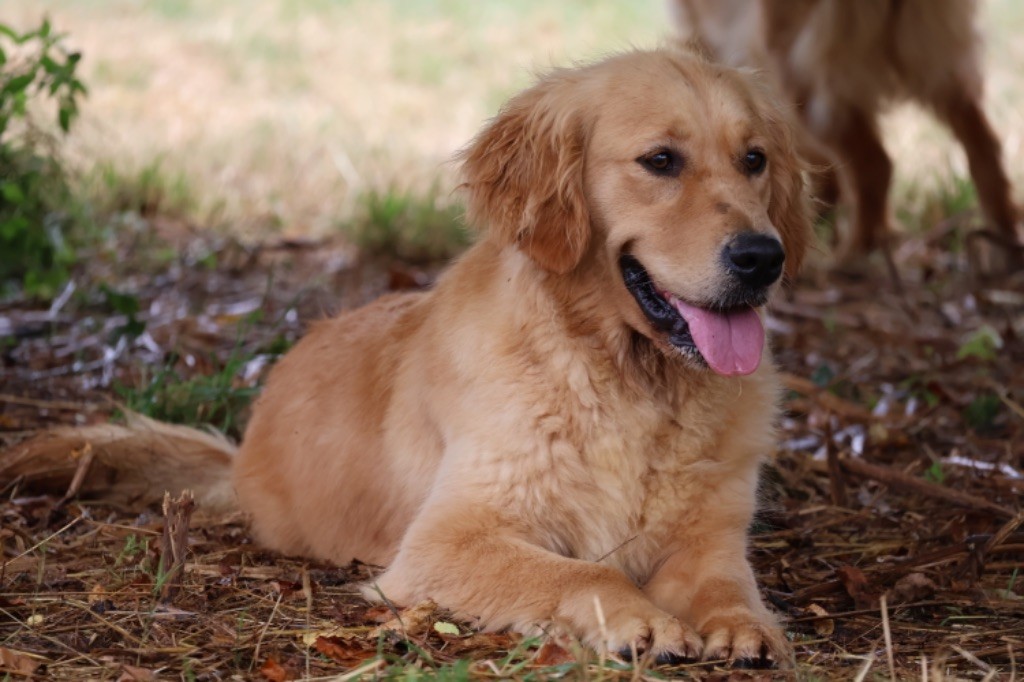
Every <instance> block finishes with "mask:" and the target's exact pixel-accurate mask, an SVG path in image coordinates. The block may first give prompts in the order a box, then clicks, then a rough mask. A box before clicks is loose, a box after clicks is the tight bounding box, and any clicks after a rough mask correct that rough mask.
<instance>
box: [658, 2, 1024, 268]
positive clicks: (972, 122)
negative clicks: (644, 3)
mask: <svg viewBox="0 0 1024 682" xmlns="http://www.w3.org/2000/svg"><path fill="white" fill-rule="evenodd" d="M672 6H673V8H674V9H675V10H676V11H675V14H676V18H677V20H678V24H679V26H680V28H681V30H682V31H683V33H684V35H686V36H689V37H690V38H691V39H693V40H694V41H695V42H697V43H699V44H700V45H701V46H702V48H703V49H704V50H706V51H707V52H708V53H709V54H711V55H713V56H714V57H715V58H716V59H718V60H720V61H722V62H724V63H726V64H730V65H732V66H753V67H757V68H764V69H767V70H768V71H770V72H771V73H772V74H774V75H775V76H776V77H777V78H778V80H779V85H780V87H781V88H782V89H783V91H785V92H786V93H787V95H788V96H789V97H790V98H791V100H792V101H793V102H795V103H796V104H797V105H798V107H799V110H800V113H801V116H802V118H803V121H804V123H805V125H806V130H807V132H808V133H809V136H808V138H807V140H806V141H805V142H806V145H805V147H806V150H809V151H810V153H809V154H808V155H809V156H814V157H816V160H817V161H818V162H820V163H822V164H823V165H829V164H832V165H834V167H835V168H836V169H837V171H838V178H837V177H836V176H835V175H832V174H826V175H825V176H824V177H823V178H822V179H821V187H820V188H819V194H820V197H821V198H822V200H823V201H824V202H825V203H832V202H834V201H835V200H836V199H837V198H839V197H840V196H842V198H843V199H844V201H845V203H847V204H848V205H849V207H850V208H851V209H852V210H853V215H852V219H851V221H850V222H851V227H852V229H851V231H850V234H849V235H848V236H847V238H846V240H845V243H844V244H843V253H844V254H845V255H846V256H847V257H853V256H858V255H861V254H863V253H865V252H866V251H868V250H870V249H873V248H875V247H877V246H880V245H881V244H882V242H883V240H884V239H885V236H886V234H887V227H888V220H889V212H888V208H887V194H888V189H889V184H890V181H891V177H892V163H891V161H890V159H889V156H888V155H887V154H886V151H885V148H884V147H883V146H882V142H881V138H880V135H879V131H878V121H877V119H878V115H879V112H880V111H881V110H882V109H883V108H884V107H885V105H886V104H888V103H891V102H893V101H895V100H913V101H915V102H917V103H919V104H921V105H923V106H925V107H927V108H929V109H930V110H931V111H933V112H934V113H935V114H936V115H937V116H938V117H939V118H940V119H941V120H942V121H943V122H944V123H945V124H946V125H947V126H949V128H950V130H951V131H952V132H953V134H954V135H955V136H956V138H957V140H958V141H959V142H960V144H962V145H963V147H964V150H965V151H966V152H967V160H968V163H969V166H970V172H971V177H972V178H973V179H974V183H975V186H976V187H977V190H978V197H979V199H980V202H981V207H982V209H983V210H984V213H985V217H986V218H987V220H988V222H989V223H990V224H991V226H993V227H994V228H996V229H997V230H998V231H999V234H1000V235H1001V238H1002V239H1003V240H1004V241H1005V242H1007V243H1009V244H1013V243H1016V242H1017V240H1019V234H1018V232H1017V230H1018V225H1019V223H1018V221H1019V220H1020V215H1019V212H1018V209H1017V207H1016V206H1015V205H1014V203H1013V199H1012V191H1011V187H1010V183H1009V180H1008V178H1007V174H1006V172H1005V170H1004V167H1003V163H1002V158H1001V157H1002V148H1001V145H1000V142H999V139H998V138H997V136H996V134H995V132H994V131H993V130H992V127H991V125H990V124H989V122H988V119H987V118H986V116H985V112H984V111H983V109H982V73H981V55H980V52H981V40H980V34H979V32H978V31H977V28H976V22H975V19H976V14H977V3H976V2H975V0H673V5H672ZM1010 252H1011V253H1013V252H1014V249H1013V248H1012V247H1010Z"/></svg>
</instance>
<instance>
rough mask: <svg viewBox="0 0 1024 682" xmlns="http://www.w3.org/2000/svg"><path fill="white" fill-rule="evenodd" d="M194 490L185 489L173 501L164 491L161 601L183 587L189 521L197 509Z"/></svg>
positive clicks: (168, 600)
mask: <svg viewBox="0 0 1024 682" xmlns="http://www.w3.org/2000/svg"><path fill="white" fill-rule="evenodd" d="M195 506H196V505H195V498H194V497H193V496H192V491H191V490H183V491H182V493H181V496H180V497H178V499H177V500H174V501H173V502H172V501H171V495H170V493H164V507H163V509H164V532H163V534H162V535H161V536H160V569H159V570H160V572H159V576H160V577H161V580H162V581H163V583H162V584H161V585H160V601H161V602H163V603H165V604H167V603H170V602H171V601H173V600H174V597H175V596H176V595H177V594H178V591H179V590H180V589H181V579H182V576H183V574H184V573H185V559H186V558H187V556H186V555H187V553H188V524H189V521H190V520H191V519H192V511H193V510H194V509H195Z"/></svg>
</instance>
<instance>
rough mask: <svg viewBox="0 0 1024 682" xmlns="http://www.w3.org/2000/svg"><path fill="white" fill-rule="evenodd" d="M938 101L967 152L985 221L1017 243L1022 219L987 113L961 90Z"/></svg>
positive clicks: (943, 117)
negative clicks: (1019, 220) (1014, 202)
mask: <svg viewBox="0 0 1024 682" xmlns="http://www.w3.org/2000/svg"><path fill="white" fill-rule="evenodd" d="M938 100H939V101H937V102H935V103H934V106H935V109H936V111H937V112H938V114H939V116H941V117H942V119H943V120H944V121H945V122H946V123H947V124H948V125H949V127H950V128H951V129H952V131H953V134H954V135H956V138H957V140H959V141H960V144H962V145H963V147H964V151H965V152H967V163H968V165H969V166H970V169H971V178H972V179H973V180H974V185H975V187H976V188H977V190H978V200H979V201H980V202H981V207H982V210H983V211H984V213H985V217H986V218H987V219H988V220H989V221H990V222H991V223H992V225H993V226H995V228H996V229H997V230H998V231H999V233H1000V234H1001V235H1002V236H1003V237H1004V238H1006V240H1007V241H1008V242H1011V243H1015V242H1018V241H1019V237H1018V235H1017V221H1018V219H1019V217H1018V215H1017V209H1016V207H1015V206H1014V204H1013V199H1012V195H1011V188H1010V180H1009V178H1007V176H1006V171H1005V170H1004V168H1003V161H1002V146H1001V145H1000V143H999V138H998V137H996V134H995V132H994V131H993V130H992V126H991V125H990V124H989V121H988V118H987V117H986V116H985V112H984V111H982V109H981V106H980V104H979V102H978V100H977V99H975V98H972V97H971V96H970V95H969V94H968V91H967V90H966V89H958V90H957V91H956V92H954V93H952V94H948V95H946V96H944V97H940V98H938ZM1018 258H1019V255H1018Z"/></svg>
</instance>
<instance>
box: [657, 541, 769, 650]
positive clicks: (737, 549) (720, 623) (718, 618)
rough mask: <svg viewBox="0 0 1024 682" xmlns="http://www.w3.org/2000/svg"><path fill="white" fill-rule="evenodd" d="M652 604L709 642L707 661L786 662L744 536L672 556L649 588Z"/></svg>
mask: <svg viewBox="0 0 1024 682" xmlns="http://www.w3.org/2000/svg"><path fill="white" fill-rule="evenodd" d="M644 591H645V592H646V593H647V594H648V596H650V597H651V600H652V601H653V602H654V603H655V604H657V605H658V606H660V607H661V608H663V609H665V610H666V611H668V612H669V613H672V614H675V615H676V616H677V617H678V618H679V619H680V620H682V621H683V622H686V623H690V624H691V625H693V626H694V627H695V628H696V629H697V632H698V633H700V635H701V637H703V638H704V657H705V658H707V659H709V660H712V659H728V660H730V661H736V660H741V661H753V662H757V661H760V660H762V659H766V660H774V661H777V662H783V661H784V660H786V659H788V658H789V647H788V645H787V643H786V639H785V637H784V636H783V634H782V630H781V628H780V627H779V625H778V623H777V622H776V620H775V617H774V616H773V615H772V614H771V612H770V611H769V610H768V609H767V607H765V605H764V604H763V603H762V602H761V598H760V595H759V594H758V591H757V583H756V581H755V579H754V573H753V570H752V569H751V568H750V563H749V562H748V561H747V558H746V542H745V538H744V537H742V536H734V537H731V538H729V537H721V536H720V537H719V538H718V540H717V542H716V544H715V545H714V546H713V547H704V548H684V549H681V550H679V551H677V552H676V553H675V554H673V555H672V556H670V557H669V558H668V559H667V560H666V561H665V562H664V564H662V566H661V568H660V569H659V570H658V572H657V573H655V575H654V577H652V578H651V580H650V582H648V583H647V585H646V586H645V587H644Z"/></svg>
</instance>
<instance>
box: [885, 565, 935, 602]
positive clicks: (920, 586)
mask: <svg viewBox="0 0 1024 682" xmlns="http://www.w3.org/2000/svg"><path fill="white" fill-rule="evenodd" d="M938 589H939V588H938V586H937V585H936V584H935V583H934V582H932V580H931V578H929V577H928V576H926V575H925V574H924V573H911V574H909V575H905V576H903V577H902V578H900V579H899V580H897V581H896V584H895V585H893V586H892V589H891V590H889V592H888V594H887V599H888V601H889V603H890V604H909V603H911V602H916V601H923V600H925V599H930V598H931V597H933V596H934V595H935V592H936V591H938Z"/></svg>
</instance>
